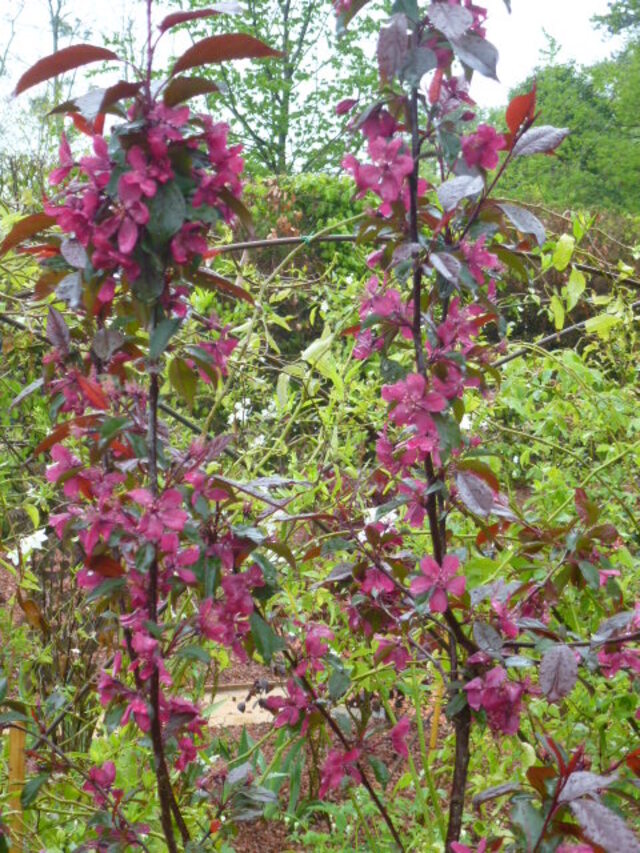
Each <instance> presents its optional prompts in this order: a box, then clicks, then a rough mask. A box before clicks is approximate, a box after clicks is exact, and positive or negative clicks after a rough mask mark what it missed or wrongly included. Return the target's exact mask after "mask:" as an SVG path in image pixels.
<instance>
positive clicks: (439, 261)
mask: <svg viewBox="0 0 640 853" xmlns="http://www.w3.org/2000/svg"><path fill="white" fill-rule="evenodd" d="M429 260H430V262H431V266H432V267H433V268H434V270H437V271H438V272H439V273H440V275H441V276H443V278H446V279H447V281H452V282H453V283H454V284H455V283H456V282H457V281H458V279H459V278H460V269H461V268H462V264H461V263H460V261H459V260H458V259H457V258H456V257H455V255H450V254H449V253H448V252H434V254H433V255H431V256H430V258H429Z"/></svg>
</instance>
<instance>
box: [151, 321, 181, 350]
mask: <svg viewBox="0 0 640 853" xmlns="http://www.w3.org/2000/svg"><path fill="white" fill-rule="evenodd" d="M181 322H182V321H181V320H180V318H179V317H166V318H165V319H164V320H161V321H160V322H159V323H158V325H157V326H156V327H155V329H154V330H153V334H152V335H151V340H150V341H149V358H151V359H154V360H155V359H156V358H158V356H160V355H162V353H163V352H164V351H165V349H166V348H167V344H168V343H169V341H170V340H171V338H172V337H173V336H174V335H175V333H176V332H177V331H178V329H179V328H180V323H181Z"/></svg>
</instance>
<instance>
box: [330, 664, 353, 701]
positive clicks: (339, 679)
mask: <svg viewBox="0 0 640 853" xmlns="http://www.w3.org/2000/svg"><path fill="white" fill-rule="evenodd" d="M350 684H351V678H350V676H349V673H348V672H346V671H345V670H344V669H342V667H335V669H334V670H333V672H332V673H331V676H330V678H329V698H330V699H331V701H332V702H335V701H337V700H338V699H340V697H342V696H344V694H345V693H346V692H347V690H348V689H349V685H350Z"/></svg>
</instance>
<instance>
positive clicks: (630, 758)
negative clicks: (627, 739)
mask: <svg viewBox="0 0 640 853" xmlns="http://www.w3.org/2000/svg"><path fill="white" fill-rule="evenodd" d="M625 761H626V764H627V767H628V768H629V770H631V772H632V773H634V774H635V775H636V776H640V748H638V749H634V750H633V752H630V753H629V755H627V757H626V758H625Z"/></svg>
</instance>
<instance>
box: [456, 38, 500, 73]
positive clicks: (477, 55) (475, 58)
mask: <svg viewBox="0 0 640 853" xmlns="http://www.w3.org/2000/svg"><path fill="white" fill-rule="evenodd" d="M450 41H451V46H452V47H453V49H454V51H455V54H456V56H457V57H458V59H459V60H460V61H461V62H464V64H465V65H468V66H469V68H472V69H473V70H474V71H478V72H479V73H480V74H482V75H483V77H490V78H491V79H492V80H497V79H498V75H497V70H496V69H497V65H498V51H497V50H496V48H495V47H494V46H493V45H492V44H491V42H489V41H487V40H486V39H483V38H482V37H481V36H477V35H475V34H474V33H467V34H466V35H464V36H460V38H457V39H450Z"/></svg>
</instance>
